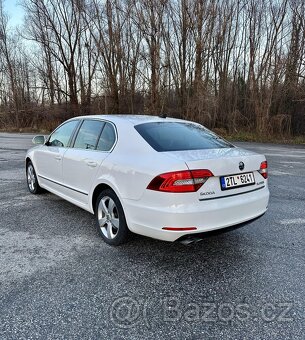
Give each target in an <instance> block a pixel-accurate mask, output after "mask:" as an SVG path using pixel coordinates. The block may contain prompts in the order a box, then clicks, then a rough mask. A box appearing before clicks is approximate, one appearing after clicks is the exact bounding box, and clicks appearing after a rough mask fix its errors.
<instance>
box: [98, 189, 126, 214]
mask: <svg viewBox="0 0 305 340" xmlns="http://www.w3.org/2000/svg"><path fill="white" fill-rule="evenodd" d="M106 189H110V190H112V191H113V192H114V193H115V194H116V195H117V197H118V198H119V200H120V202H121V204H122V201H121V198H120V195H119V194H118V192H117V190H116V189H115V188H114V187H113V186H112V185H109V183H106V182H101V183H99V184H97V185H96V186H95V188H94V190H93V192H92V195H91V208H92V211H93V213H95V204H96V200H97V198H98V196H99V194H100V193H101V192H102V191H103V190H106Z"/></svg>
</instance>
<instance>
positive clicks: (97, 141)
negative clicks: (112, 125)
mask: <svg viewBox="0 0 305 340" xmlns="http://www.w3.org/2000/svg"><path fill="white" fill-rule="evenodd" d="M103 123H104V125H103V127H102V129H101V131H100V133H99V135H98V137H97V140H96V143H95V147H94V150H96V151H101V150H97V146H98V143H99V141H100V138H101V135H102V133H103V131H104V129H105V126H106V124H107V123H106V122H103Z"/></svg>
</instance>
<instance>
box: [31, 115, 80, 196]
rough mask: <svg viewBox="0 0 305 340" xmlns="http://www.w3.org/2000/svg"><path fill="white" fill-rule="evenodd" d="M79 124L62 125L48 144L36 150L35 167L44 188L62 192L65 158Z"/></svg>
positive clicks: (52, 135) (71, 122)
mask: <svg viewBox="0 0 305 340" xmlns="http://www.w3.org/2000/svg"><path fill="white" fill-rule="evenodd" d="M78 124H79V120H71V121H68V122H66V123H64V124H62V125H60V126H59V127H58V128H57V129H56V130H55V131H54V132H53V133H52V134H51V135H50V137H49V139H48V141H47V142H46V144H45V145H43V146H42V147H40V148H39V149H37V150H36V152H35V160H34V163H35V164H34V165H35V168H36V172H37V175H38V176H39V180H40V182H41V183H43V185H44V186H46V187H49V188H52V189H54V190H56V191H61V185H60V184H62V182H63V176H62V161H63V156H64V154H65V152H66V151H67V150H68V147H69V143H70V140H71V138H72V135H73V133H74V131H75V129H76V127H77V126H78Z"/></svg>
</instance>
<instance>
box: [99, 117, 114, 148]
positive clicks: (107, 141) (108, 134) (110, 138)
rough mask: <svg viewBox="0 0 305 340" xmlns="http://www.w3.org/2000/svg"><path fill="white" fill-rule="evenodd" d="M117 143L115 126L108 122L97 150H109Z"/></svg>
mask: <svg viewBox="0 0 305 340" xmlns="http://www.w3.org/2000/svg"><path fill="white" fill-rule="evenodd" d="M114 143H115V131H114V127H113V126H112V124H110V123H106V125H105V127H104V129H103V131H102V134H101V137H100V139H99V142H98V144H97V150H100V151H109V150H110V149H111V148H112V147H113V145H114Z"/></svg>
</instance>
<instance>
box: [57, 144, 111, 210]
mask: <svg viewBox="0 0 305 340" xmlns="http://www.w3.org/2000/svg"><path fill="white" fill-rule="evenodd" d="M107 156H108V153H106V152H100V151H95V150H82V149H68V150H67V151H66V153H65V155H64V161H63V181H64V183H65V185H66V186H67V187H69V188H71V190H70V192H71V197H72V198H73V199H75V200H77V201H79V202H82V203H86V204H87V203H88V193H89V191H90V188H91V186H92V183H93V180H94V179H95V177H96V174H97V171H98V169H99V167H100V165H101V164H102V162H103V160H104V159H105V158H106V157H107Z"/></svg>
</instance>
